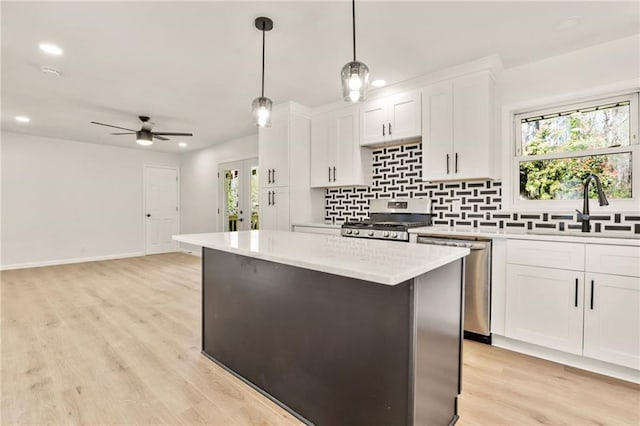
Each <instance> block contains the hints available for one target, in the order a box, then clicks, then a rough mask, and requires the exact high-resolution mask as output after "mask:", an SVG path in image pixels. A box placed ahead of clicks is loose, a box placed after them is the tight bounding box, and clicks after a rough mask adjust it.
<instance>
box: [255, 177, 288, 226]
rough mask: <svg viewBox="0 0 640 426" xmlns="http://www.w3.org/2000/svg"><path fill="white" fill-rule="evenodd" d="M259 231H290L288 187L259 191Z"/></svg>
mask: <svg viewBox="0 0 640 426" xmlns="http://www.w3.org/2000/svg"><path fill="white" fill-rule="evenodd" d="M260 207H261V210H260V211H261V216H260V229H269V230H276V231H291V229H290V228H291V222H290V218H289V214H290V212H289V187H287V186H284V187H280V188H263V189H261V190H260Z"/></svg>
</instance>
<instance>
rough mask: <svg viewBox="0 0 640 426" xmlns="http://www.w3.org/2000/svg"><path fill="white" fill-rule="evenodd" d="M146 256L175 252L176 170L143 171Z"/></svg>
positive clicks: (177, 230) (176, 225) (151, 168)
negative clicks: (173, 238) (173, 237)
mask: <svg viewBox="0 0 640 426" xmlns="http://www.w3.org/2000/svg"><path fill="white" fill-rule="evenodd" d="M144 193H145V215H146V216H145V220H146V227H145V228H146V253H147V254H157V253H167V252H172V251H175V250H176V247H177V245H176V242H175V241H173V240H172V239H171V237H172V236H173V235H175V234H177V233H178V232H179V229H180V227H179V223H180V221H179V217H180V216H179V212H178V169H176V168H170V167H160V166H145V168H144Z"/></svg>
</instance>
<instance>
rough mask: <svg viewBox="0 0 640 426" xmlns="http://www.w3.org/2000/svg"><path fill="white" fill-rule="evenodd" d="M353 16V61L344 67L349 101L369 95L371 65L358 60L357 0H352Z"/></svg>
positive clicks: (345, 85) (345, 87)
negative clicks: (368, 65)
mask: <svg viewBox="0 0 640 426" xmlns="http://www.w3.org/2000/svg"><path fill="white" fill-rule="evenodd" d="M351 15H352V18H353V61H351V62H348V63H347V64H346V65H345V66H344V67H342V73H341V74H342V96H343V97H344V100H345V101H347V102H361V101H364V100H365V99H366V97H367V89H368V88H369V67H367V66H366V65H365V64H364V63H362V62H358V61H357V60H356V0H351Z"/></svg>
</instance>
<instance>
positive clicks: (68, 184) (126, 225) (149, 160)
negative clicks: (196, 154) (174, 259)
mask: <svg viewBox="0 0 640 426" xmlns="http://www.w3.org/2000/svg"><path fill="white" fill-rule="evenodd" d="M1 136H2V163H1V164H2V194H1V195H2V219H1V220H2V222H1V223H2V228H1V232H2V234H1V239H2V252H1V253H2V258H1V259H0V265H2V267H3V268H6V267H14V266H19V265H24V266H27V265H41V264H47V263H58V262H61V261H62V262H64V261H72V260H79V259H86V258H105V257H118V256H126V255H133V254H143V253H144V250H145V243H144V218H143V216H144V211H143V205H144V203H143V166H144V165H145V164H149V165H172V166H179V164H180V156H179V155H177V154H165V153H158V152H153V151H144V150H141V149H128V148H120V147H113V146H104V145H97V144H89V143H82V142H74V141H67V140H60V139H51V138H42V137H36V136H29V135H22V134H15V133H8V132H2V134H1Z"/></svg>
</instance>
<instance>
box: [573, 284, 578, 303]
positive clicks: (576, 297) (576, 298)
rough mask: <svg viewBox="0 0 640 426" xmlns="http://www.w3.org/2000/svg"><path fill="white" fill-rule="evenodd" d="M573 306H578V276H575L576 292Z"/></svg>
mask: <svg viewBox="0 0 640 426" xmlns="http://www.w3.org/2000/svg"><path fill="white" fill-rule="evenodd" d="M573 306H575V307H576V308H577V307H578V278H576V294H575V298H574V300H573Z"/></svg>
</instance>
